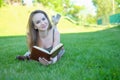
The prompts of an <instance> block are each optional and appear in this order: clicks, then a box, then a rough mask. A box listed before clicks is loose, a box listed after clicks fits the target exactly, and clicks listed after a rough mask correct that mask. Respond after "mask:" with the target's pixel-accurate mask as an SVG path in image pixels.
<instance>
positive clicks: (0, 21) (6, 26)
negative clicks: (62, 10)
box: [0, 5, 108, 36]
mask: <svg viewBox="0 0 120 80" xmlns="http://www.w3.org/2000/svg"><path fill="white" fill-rule="evenodd" d="M36 9H41V10H44V11H45V12H47V13H48V16H49V18H50V19H51V15H53V14H55V13H54V11H52V10H50V9H47V8H44V7H43V6H42V5H39V6H36V7H25V6H6V7H2V8H0V36H10V35H25V34H26V26H27V21H28V17H29V15H30V13H31V12H32V11H33V10H36ZM106 28H108V27H92V26H91V27H83V26H77V25H75V24H73V23H71V22H70V21H68V20H66V19H65V18H64V16H62V18H61V19H60V22H59V24H58V29H59V31H60V33H79V32H91V31H92V32H93V31H98V30H104V29H106Z"/></svg>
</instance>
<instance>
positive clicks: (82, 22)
mask: <svg viewBox="0 0 120 80" xmlns="http://www.w3.org/2000/svg"><path fill="white" fill-rule="evenodd" d="M25 1H26V2H25ZM27 1H29V2H27ZM30 1H31V2H30ZM79 1H81V2H79ZM89 1H90V2H91V3H89ZM84 2H85V4H81V3H84ZM86 4H87V5H89V4H90V5H92V7H90V6H86ZM36 9H41V10H44V11H46V12H47V14H48V15H49V18H50V19H51V16H52V15H55V14H56V13H59V14H61V15H62V17H61V19H60V22H59V24H58V30H59V31H60V33H61V42H62V43H64V45H65V49H66V52H65V53H66V54H65V55H64V56H63V57H62V59H61V60H60V61H59V62H58V63H56V64H54V65H50V66H43V65H41V64H39V63H38V62H35V61H24V62H21V61H18V60H16V59H15V57H16V56H17V55H23V54H24V53H25V52H26V51H27V45H26V26H27V21H28V17H29V15H30V13H31V12H32V11H33V10H36ZM119 24H120V1H119V0H55V1H53V0H0V45H1V46H0V54H1V56H0V80H16V79H17V80H21V79H26V80H38V79H41V80H51V79H52V80H56V79H57V80H120V76H119V75H120V69H119V67H120V61H119V59H120V54H119V53H120V48H119V47H120V37H119V33H120V26H119Z"/></svg>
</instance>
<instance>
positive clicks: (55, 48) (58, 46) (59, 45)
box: [50, 43, 63, 54]
mask: <svg viewBox="0 0 120 80" xmlns="http://www.w3.org/2000/svg"><path fill="white" fill-rule="evenodd" d="M61 46H63V44H62V43H60V44H58V45H57V46H56V47H54V48H53V49H52V50H51V52H50V54H52V53H53V52H54V51H56V50H57V49H58V48H60V47H61Z"/></svg>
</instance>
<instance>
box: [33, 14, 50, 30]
mask: <svg viewBox="0 0 120 80" xmlns="http://www.w3.org/2000/svg"><path fill="white" fill-rule="evenodd" d="M32 20H33V23H34V25H35V26H34V28H35V29H38V30H40V31H45V30H47V29H48V26H49V22H48V19H47V18H46V16H45V15H44V14H42V13H36V14H35V15H34V16H33V18H32Z"/></svg>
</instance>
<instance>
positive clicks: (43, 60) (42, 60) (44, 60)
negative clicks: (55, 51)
mask: <svg viewBox="0 0 120 80" xmlns="http://www.w3.org/2000/svg"><path fill="white" fill-rule="evenodd" d="M39 62H40V63H41V64H43V65H49V64H54V63H56V62H57V56H56V57H54V58H50V61H48V60H46V59H45V58H41V57H39Z"/></svg>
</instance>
